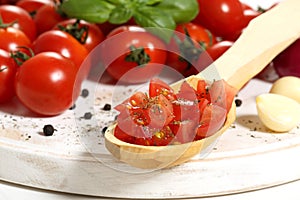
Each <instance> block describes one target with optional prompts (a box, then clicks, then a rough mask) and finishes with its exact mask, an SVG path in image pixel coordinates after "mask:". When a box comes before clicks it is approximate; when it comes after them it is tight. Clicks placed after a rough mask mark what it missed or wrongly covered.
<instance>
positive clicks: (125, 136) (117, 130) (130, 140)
mask: <svg viewBox="0 0 300 200" xmlns="http://www.w3.org/2000/svg"><path fill="white" fill-rule="evenodd" d="M114 135H115V137H116V138H118V139H119V140H122V141H124V142H128V143H131V144H134V143H135V138H134V137H133V136H131V135H128V134H127V133H125V132H124V131H123V130H122V129H121V128H120V127H119V126H116V128H115V131H114Z"/></svg>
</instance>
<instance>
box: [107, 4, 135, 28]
mask: <svg viewBox="0 0 300 200" xmlns="http://www.w3.org/2000/svg"><path fill="white" fill-rule="evenodd" d="M132 14H133V12H132V10H130V9H128V8H125V7H123V6H117V7H116V8H115V9H113V10H112V12H111V14H110V16H109V20H108V21H109V22H110V23H112V24H123V23H126V22H127V21H128V20H129V19H130V18H131V17H132Z"/></svg>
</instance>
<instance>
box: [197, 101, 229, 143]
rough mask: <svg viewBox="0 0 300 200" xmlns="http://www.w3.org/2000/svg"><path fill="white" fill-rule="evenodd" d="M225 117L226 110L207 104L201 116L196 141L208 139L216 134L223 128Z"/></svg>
mask: <svg viewBox="0 0 300 200" xmlns="http://www.w3.org/2000/svg"><path fill="white" fill-rule="evenodd" d="M226 115H227V112H226V109H224V108H222V107H220V106H217V105H214V104H208V106H206V107H205V109H204V111H203V113H202V115H201V119H200V123H199V126H198V128H197V135H196V140H199V139H203V138H206V137H209V136H211V135H213V134H214V133H216V132H217V131H218V130H219V129H220V128H221V127H222V126H223V124H224V122H225V120H226Z"/></svg>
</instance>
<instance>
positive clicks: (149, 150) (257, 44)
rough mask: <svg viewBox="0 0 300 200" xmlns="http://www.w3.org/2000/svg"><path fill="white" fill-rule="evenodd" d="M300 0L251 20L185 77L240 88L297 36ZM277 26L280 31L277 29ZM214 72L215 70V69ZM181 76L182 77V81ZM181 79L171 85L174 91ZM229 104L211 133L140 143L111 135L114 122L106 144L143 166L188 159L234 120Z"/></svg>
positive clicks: (123, 158)
mask: <svg viewBox="0 0 300 200" xmlns="http://www.w3.org/2000/svg"><path fill="white" fill-rule="evenodd" d="M299 8H300V1H299V0H285V1H283V2H281V3H279V4H278V5H277V6H276V7H274V8H273V9H271V10H270V11H268V12H265V13H264V14H261V15H260V16H259V17H256V18H255V19H254V20H252V21H251V22H250V24H249V25H248V27H247V28H246V29H245V30H244V31H243V33H242V35H241V36H240V37H239V39H238V40H237V41H236V42H235V43H234V45H233V46H232V47H231V48H230V49H228V50H227V51H226V52H225V53H224V54H223V55H222V56H221V57H220V58H219V59H217V60H216V61H215V62H214V63H212V64H211V65H210V66H208V67H207V68H206V69H205V70H203V71H202V72H200V73H199V74H197V75H193V76H190V77H188V78H186V79H184V80H185V81H187V82H188V83H189V84H190V85H191V86H194V85H195V84H196V82H197V80H199V79H205V80H208V81H210V82H211V81H213V80H218V79H224V80H225V81H226V82H227V83H228V84H229V85H231V86H233V87H235V88H236V89H237V90H240V89H241V88H242V87H243V86H244V85H245V84H246V83H247V82H248V81H249V80H250V79H251V78H253V77H254V76H255V75H257V74H258V73H259V72H260V71H261V70H262V69H263V68H264V67H265V66H267V64H268V63H269V62H270V61H272V59H273V58H274V57H276V55H278V54H279V53H280V52H282V51H283V50H284V49H285V48H287V47H288V46H289V45H290V44H292V43H293V42H294V41H296V40H297V39H298V38H299V37H300V24H299V22H298V19H300V12H299V10H298V9H299ZM278 27H280V31H279V30H278ZM216 72H217V73H216ZM184 80H182V81H184ZM182 81H179V82H176V83H174V84H172V85H171V87H172V88H173V89H174V90H175V91H177V90H178V88H179V87H180V85H181V84H182ZM235 118H236V113H235V104H234V103H233V104H232V107H231V109H230V111H229V112H228V114H227V118H226V121H225V123H224V125H223V127H222V128H221V129H220V130H218V131H217V132H216V133H215V134H213V135H212V136H209V137H207V138H204V139H201V140H198V141H194V142H189V143H185V144H174V145H168V146H142V145H135V144H129V143H126V142H123V141H121V140H119V139H117V138H116V137H114V134H113V132H114V128H115V126H116V124H114V125H111V126H110V127H109V128H108V129H107V131H106V133H105V146H106V148H107V149H108V151H109V152H111V154H112V155H113V156H114V157H115V158H117V159H118V160H120V161H122V162H125V163H128V164H129V165H131V166H134V167H138V168H143V169H161V168H166V167H171V166H175V165H179V164H182V163H184V162H187V161H188V160H190V159H191V158H192V157H194V156H195V155H197V154H199V153H201V152H202V151H203V150H205V149H206V148H207V147H208V146H209V145H211V144H212V143H213V142H214V141H216V139H217V138H218V137H219V136H220V135H221V134H222V133H224V132H225V131H226V130H227V129H228V128H229V127H230V125H231V124H232V123H233V122H234V121H235Z"/></svg>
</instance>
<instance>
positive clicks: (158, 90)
mask: <svg viewBox="0 0 300 200" xmlns="http://www.w3.org/2000/svg"><path fill="white" fill-rule="evenodd" d="M159 95H164V96H165V97H166V98H167V99H168V100H169V101H174V100H175V99H176V95H175V93H174V91H173V89H172V88H171V87H170V86H169V85H168V84H166V83H165V82H163V81H162V80H160V79H158V78H155V77H154V78H152V79H151V80H150V84H149V96H150V97H156V96H159Z"/></svg>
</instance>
